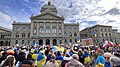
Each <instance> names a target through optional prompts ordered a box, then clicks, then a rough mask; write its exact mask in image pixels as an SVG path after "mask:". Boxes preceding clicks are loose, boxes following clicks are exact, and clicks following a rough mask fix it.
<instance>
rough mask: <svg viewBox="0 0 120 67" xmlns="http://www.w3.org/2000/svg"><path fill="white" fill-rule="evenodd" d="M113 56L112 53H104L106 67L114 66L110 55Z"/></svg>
mask: <svg viewBox="0 0 120 67" xmlns="http://www.w3.org/2000/svg"><path fill="white" fill-rule="evenodd" d="M111 56H112V54H111V53H108V52H107V53H104V57H105V66H104V67H112V66H111V64H110V61H109V60H110V57H111Z"/></svg>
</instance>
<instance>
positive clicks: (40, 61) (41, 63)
mask: <svg viewBox="0 0 120 67" xmlns="http://www.w3.org/2000/svg"><path fill="white" fill-rule="evenodd" d="M45 62H46V56H45V55H43V54H38V58H37V67H43V66H44V65H45Z"/></svg>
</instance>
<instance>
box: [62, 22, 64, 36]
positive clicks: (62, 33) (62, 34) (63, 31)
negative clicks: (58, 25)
mask: <svg viewBox="0 0 120 67" xmlns="http://www.w3.org/2000/svg"><path fill="white" fill-rule="evenodd" d="M63 35H64V22H62V36H63Z"/></svg>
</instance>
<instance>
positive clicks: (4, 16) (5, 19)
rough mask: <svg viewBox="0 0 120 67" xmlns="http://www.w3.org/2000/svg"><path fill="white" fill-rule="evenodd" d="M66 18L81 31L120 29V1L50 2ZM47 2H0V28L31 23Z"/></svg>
mask: <svg viewBox="0 0 120 67" xmlns="http://www.w3.org/2000/svg"><path fill="white" fill-rule="evenodd" d="M50 1H51V2H52V4H54V5H55V6H56V8H57V10H58V15H59V16H64V17H65V23H77V22H78V23H79V24H80V30H82V29H84V28H86V27H89V26H93V25H96V24H102V25H111V26H113V28H117V29H120V22H119V19H120V7H119V5H120V0H109V1H108V0H50ZM44 4H47V0H0V26H3V27H6V28H12V25H11V24H12V23H13V21H14V20H15V21H17V22H30V19H29V17H30V16H31V15H32V14H34V15H37V14H40V9H41V7H42V5H44Z"/></svg>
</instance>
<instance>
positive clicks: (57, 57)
mask: <svg viewBox="0 0 120 67" xmlns="http://www.w3.org/2000/svg"><path fill="white" fill-rule="evenodd" d="M62 60H63V57H62V55H61V53H60V51H57V52H56V61H57V62H58V64H59V67H61V63H62Z"/></svg>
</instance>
